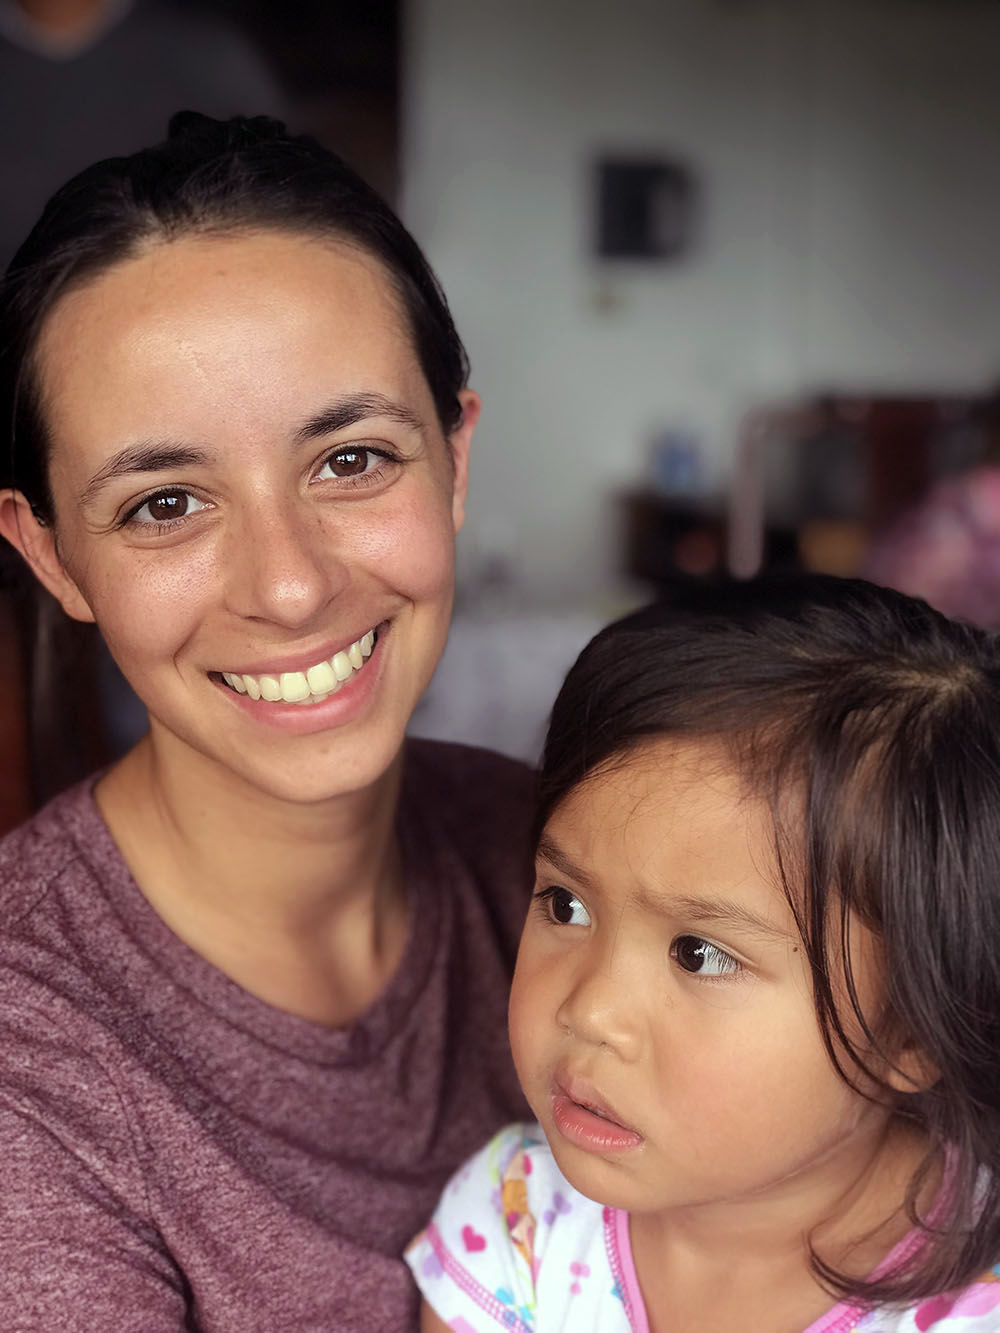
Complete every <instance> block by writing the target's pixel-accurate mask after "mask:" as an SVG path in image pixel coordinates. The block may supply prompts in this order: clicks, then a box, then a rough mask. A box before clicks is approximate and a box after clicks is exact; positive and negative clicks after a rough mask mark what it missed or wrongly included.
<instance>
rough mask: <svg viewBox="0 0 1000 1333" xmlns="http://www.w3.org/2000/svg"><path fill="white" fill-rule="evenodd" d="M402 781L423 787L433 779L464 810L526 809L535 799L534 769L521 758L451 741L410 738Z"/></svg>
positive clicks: (408, 785)
mask: <svg viewBox="0 0 1000 1333" xmlns="http://www.w3.org/2000/svg"><path fill="white" fill-rule="evenodd" d="M405 782H406V786H407V788H408V789H412V788H414V787H416V786H419V787H420V788H422V789H426V784H427V783H428V782H432V783H433V784H434V786H435V787H436V788H437V789H438V791H441V790H442V789H447V790H448V792H449V793H450V794H451V795H452V796H453V797H454V798H455V799H456V800H457V801H458V802H459V803H460V804H461V806H462V808H463V810H469V809H474V808H476V807H477V806H481V807H482V808H483V810H489V809H491V808H492V809H493V810H494V812H495V811H496V809H497V806H498V805H501V806H503V805H506V806H510V807H513V808H517V809H521V808H523V809H525V810H528V809H530V807H531V804H532V801H533V799H534V791H535V770H534V769H532V768H530V767H529V766H528V765H527V764H525V763H522V761H521V760H520V759H511V758H510V757H509V756H508V755H505V754H499V753H498V752H497V751H496V750H484V749H482V748H481V747H480V746H478V745H459V744H456V743H455V742H454V741H434V740H425V739H419V738H415V737H411V738H410V739H409V740H408V741H407V742H406V766H405Z"/></svg>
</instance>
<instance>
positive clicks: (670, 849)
mask: <svg viewBox="0 0 1000 1333" xmlns="http://www.w3.org/2000/svg"><path fill="white" fill-rule="evenodd" d="M553 841H554V842H556V843H559V844H562V843H566V844H572V845H573V847H575V848H576V850H577V854H578V855H580V856H583V857H586V858H588V859H590V860H592V861H593V862H595V863H599V862H600V861H601V860H602V859H604V858H611V859H617V861H618V862H619V863H621V864H622V865H623V867H624V866H628V867H630V868H631V869H632V870H633V871H634V872H635V873H636V874H637V875H638V876H640V877H641V876H642V875H643V874H645V873H647V871H648V873H650V874H656V873H657V872H663V871H667V870H669V868H671V867H674V866H677V865H678V863H684V864H686V865H689V864H692V863H694V862H697V861H701V862H704V864H705V866H706V873H710V867H712V866H713V864H714V862H715V861H716V859H717V857H718V854H719V851H720V848H721V847H723V846H725V848H726V849H727V851H728V853H729V854H730V855H734V856H739V857H740V858H741V859H750V860H752V861H754V862H755V863H760V864H764V863H766V864H767V865H768V873H772V871H773V867H772V864H771V863H772V856H771V850H772V848H773V842H774V829H773V822H772V819H771V813H770V808H769V806H768V803H767V802H766V801H765V800H764V799H763V798H762V797H761V796H759V795H758V794H756V793H755V792H754V791H753V790H752V789H751V788H750V786H749V784H748V783H747V781H746V778H745V777H744V775H743V773H742V772H741V770H740V768H739V766H738V765H737V763H736V762H735V760H734V758H733V756H732V755H731V754H730V753H729V752H728V751H727V749H726V747H725V746H724V745H723V744H722V743H721V742H720V741H717V740H715V739H714V738H713V739H710V740H702V739H701V738H698V739H691V738H687V737H684V738H681V739H679V740H674V739H673V738H671V739H657V740H655V741H650V742H648V743H645V744H643V745H642V746H641V747H638V748H637V749H634V750H632V751H630V752H629V753H628V754H625V755H620V756H618V757H617V758H615V759H613V760H611V761H609V762H608V763H606V764H604V765H602V766H601V767H600V768H598V769H596V770H595V771H593V772H592V773H590V774H588V776H587V777H586V778H585V779H584V780H583V781H582V782H580V783H579V784H578V785H577V786H576V787H575V788H573V789H572V791H571V792H570V793H569V795H568V796H567V798H566V800H565V801H563V802H562V803H561V804H560V805H559V806H558V807H557V809H556V811H555V812H554V813H553V815H552V817H551V818H550V819H549V821H548V824H547V826H546V830H545V835H543V839H542V846H543V848H544V846H546V845H551V843H552V842H553Z"/></svg>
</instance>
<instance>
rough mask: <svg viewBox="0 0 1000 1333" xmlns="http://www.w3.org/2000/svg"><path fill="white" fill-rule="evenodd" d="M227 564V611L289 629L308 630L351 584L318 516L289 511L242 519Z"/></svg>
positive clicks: (252, 515) (277, 511) (258, 514)
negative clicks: (324, 608)
mask: <svg viewBox="0 0 1000 1333" xmlns="http://www.w3.org/2000/svg"><path fill="white" fill-rule="evenodd" d="M226 560H227V565H228V569H227V586H228V591H229V597H228V601H229V606H230V609H231V610H233V611H235V612H236V613H237V614H238V615H241V616H244V617H246V618H247V619H256V620H267V621H271V622H273V623H275V624H279V625H283V626H285V627H287V628H289V629H297V628H300V627H301V626H303V625H307V624H308V623H309V621H310V620H312V619H313V618H314V617H315V615H316V614H317V612H319V611H321V610H322V608H323V607H324V606H325V605H326V604H327V602H329V601H330V600H331V598H333V597H335V596H336V595H337V593H338V592H340V591H342V589H343V588H344V587H345V586H346V584H347V582H348V579H349V573H348V569H347V567H346V565H345V563H344V561H343V559H342V558H341V556H340V553H339V552H338V551H337V550H336V543H335V542H334V541H333V540H332V539H331V536H330V534H329V532H327V531H326V530H325V528H324V526H323V523H322V520H321V518H320V517H319V515H317V514H316V512H315V511H314V510H313V511H310V510H305V511H304V512H303V511H299V510H297V509H296V508H294V507H292V506H289V507H288V508H286V509H275V508H269V509H268V510H266V511H264V512H259V511H252V512H249V513H246V512H245V513H244V514H243V515H241V521H240V522H239V524H237V525H234V530H233V532H232V535H231V539H230V542H229V548H228V550H227V553H226Z"/></svg>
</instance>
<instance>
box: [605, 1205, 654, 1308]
mask: <svg viewBox="0 0 1000 1333" xmlns="http://www.w3.org/2000/svg"><path fill="white" fill-rule="evenodd" d="M604 1248H605V1249H606V1250H607V1253H608V1263H609V1264H610V1265H611V1275H612V1277H613V1278H614V1280H615V1282H616V1283H617V1285H618V1290H619V1291H620V1292H621V1295H622V1304H623V1305H624V1306H625V1315H626V1318H627V1319H628V1322H629V1327H630V1328H631V1329H632V1331H633V1333H649V1320H648V1319H647V1318H646V1303H645V1301H644V1300H643V1299H642V1292H641V1291H640V1289H639V1279H638V1277H637V1276H636V1272H635V1263H634V1262H633V1259H632V1242H631V1240H630V1238H629V1234H628V1213H626V1212H624V1211H623V1210H622V1209H621V1208H605V1209H604Z"/></svg>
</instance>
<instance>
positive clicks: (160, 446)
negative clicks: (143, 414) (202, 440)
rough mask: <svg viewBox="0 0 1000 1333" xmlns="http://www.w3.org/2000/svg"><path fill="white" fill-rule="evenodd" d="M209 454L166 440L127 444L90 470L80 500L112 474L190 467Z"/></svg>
mask: <svg viewBox="0 0 1000 1333" xmlns="http://www.w3.org/2000/svg"><path fill="white" fill-rule="evenodd" d="M211 458H212V454H211V452H210V451H209V450H207V449H198V448H196V447H195V446H194V445H191V444H173V443H171V441H170V440H151V441H147V442H145V443H143V444H130V445H129V446H128V447H127V448H125V449H120V450H119V451H118V453H116V454H114V455H112V457H111V458H109V459H108V461H107V462H106V463H105V464H104V465H103V466H102V467H100V468H99V469H98V470H97V471H96V472H95V473H94V475H93V476H92V477H91V479H90V480H89V481H88V482H87V484H86V486H85V487H84V488H83V494H82V495H81V496H80V500H81V502H82V503H83V504H85V505H86V504H90V503H91V502H92V501H93V500H94V499H95V498H96V497H97V496H98V495H99V494H100V492H101V491H102V490H103V489H104V487H105V486H106V485H107V484H108V482H109V481H112V480H113V479H114V478H115V477H124V476H127V475H128V474H129V473H131V472H168V471H170V469H171V468H177V467H194V466H196V465H197V464H200V463H207V462H209V461H210V460H211Z"/></svg>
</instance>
